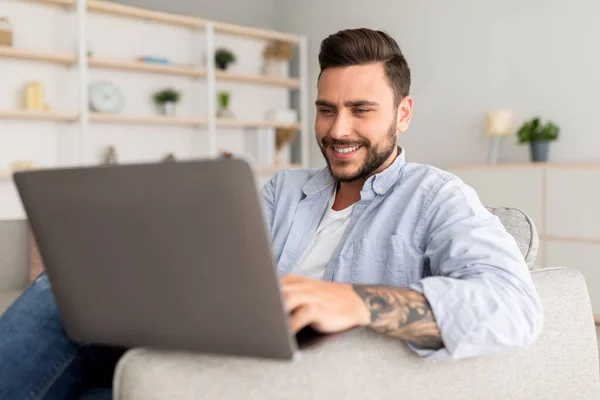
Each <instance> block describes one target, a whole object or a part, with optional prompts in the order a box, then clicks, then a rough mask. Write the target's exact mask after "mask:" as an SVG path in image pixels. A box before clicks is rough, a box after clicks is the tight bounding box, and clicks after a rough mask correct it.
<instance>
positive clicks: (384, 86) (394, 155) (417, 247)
mask: <svg viewBox="0 0 600 400" xmlns="http://www.w3.org/2000/svg"><path fill="white" fill-rule="evenodd" d="M319 63H320V67H321V73H320V75H319V79H318V95H317V99H316V102H315V105H316V121H315V132H316V139H317V142H318V144H319V146H320V148H321V152H322V153H323V157H325V160H326V162H327V168H324V169H321V170H308V171H306V170H301V171H282V172H280V173H278V174H277V175H276V176H275V177H274V178H273V179H272V180H271V181H270V182H269V183H268V184H267V185H266V186H265V188H264V189H263V192H262V194H263V197H264V201H265V208H266V215H267V219H268V222H269V224H270V227H271V239H272V243H273V250H274V252H275V255H276V257H277V260H278V268H279V272H280V274H281V275H282V283H283V292H284V296H285V301H286V307H287V309H288V311H289V312H291V325H292V328H293V330H294V331H298V330H300V329H302V328H303V327H306V326H309V325H310V326H312V327H313V328H314V329H316V330H318V331H321V332H323V333H334V332H338V331H343V330H346V329H348V328H352V327H356V326H368V327H371V328H373V329H375V330H377V331H379V332H382V333H384V334H388V335H391V336H394V337H397V338H398V339H403V340H406V341H407V342H408V343H409V346H410V347H411V348H412V349H413V350H415V351H416V352H418V353H419V354H420V355H422V356H423V357H429V358H463V357H470V356H477V355H482V354H487V353H492V352H497V351H501V350H503V349H508V348H514V347H523V346H527V345H529V344H530V343H532V341H534V340H535V338H536V337H537V335H538V334H539V332H540V330H541V326H542V309H541V303H540V299H539V297H538V294H537V292H536V290H535V287H534V285H533V283H532V280H531V278H530V275H529V272H528V269H527V266H526V263H525V261H524V259H523V257H522V255H521V253H520V251H519V249H518V248H517V245H516V242H515V241H514V239H513V238H512V237H511V236H510V235H509V234H508V233H507V232H506V230H505V228H504V227H503V225H502V224H501V223H500V221H499V220H498V219H497V218H496V217H495V216H493V215H492V214H491V213H490V212H489V211H488V210H487V209H486V208H485V207H484V206H483V205H482V204H481V202H480V201H479V199H478V197H477V195H476V193H475V192H474V191H473V190H472V189H471V188H470V187H468V186H466V185H465V184H464V183H463V182H462V181H461V180H460V179H458V178H457V177H455V176H453V175H451V174H450V173H447V172H445V171H442V170H439V169H436V168H434V167H430V166H426V165H419V164H413V163H407V162H406V155H405V151H404V149H403V148H401V147H399V146H398V145H397V141H398V133H399V132H404V131H406V130H407V129H408V127H409V124H410V121H411V117H412V110H413V99H412V98H411V97H410V95H409V89H410V83H411V77H410V70H409V67H408V65H407V62H406V60H405V58H404V56H403V55H402V52H401V51H400V48H399V46H398V44H397V43H396V42H395V41H394V40H393V39H392V38H391V37H390V36H388V35H387V34H385V33H383V32H380V31H373V30H368V29H356V30H345V31H341V32H338V33H336V34H334V35H331V36H329V37H328V38H326V39H325V40H324V41H323V42H322V44H321V50H320V54H319Z"/></svg>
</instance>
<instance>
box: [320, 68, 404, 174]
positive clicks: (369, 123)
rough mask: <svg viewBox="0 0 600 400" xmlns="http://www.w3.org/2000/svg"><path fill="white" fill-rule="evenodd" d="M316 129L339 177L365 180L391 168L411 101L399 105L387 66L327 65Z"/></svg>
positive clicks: (321, 146) (328, 160)
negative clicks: (333, 66) (399, 133)
mask: <svg viewBox="0 0 600 400" xmlns="http://www.w3.org/2000/svg"><path fill="white" fill-rule="evenodd" d="M316 106H317V117H316V120H315V132H316V137H317V143H318V144H319V147H320V148H321V152H322V153H323V156H324V157H325V160H326V161H327V165H328V166H329V170H330V171H331V174H332V175H333V177H334V178H336V179H337V180H339V181H341V182H352V181H358V180H362V179H366V178H368V177H369V176H371V175H372V174H374V173H377V172H379V171H381V170H383V169H385V168H387V166H389V164H391V162H392V161H393V159H394V158H395V156H396V155H397V154H396V146H397V139H398V131H404V130H406V129H407V128H408V123H409V121H410V117H411V113H412V99H410V98H409V97H406V98H404V99H403V100H402V103H401V104H400V106H399V107H395V105H394V92H393V90H392V88H391V86H390V85H389V84H388V82H387V79H386V77H385V73H384V69H383V65H382V64H370V65H357V66H351V67H336V68H327V69H325V71H323V73H322V74H321V78H320V80H319V84H318V95H317V101H316Z"/></svg>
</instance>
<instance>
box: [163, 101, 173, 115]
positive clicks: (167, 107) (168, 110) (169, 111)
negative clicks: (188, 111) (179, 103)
mask: <svg viewBox="0 0 600 400" xmlns="http://www.w3.org/2000/svg"><path fill="white" fill-rule="evenodd" d="M162 113H163V115H165V116H167V117H173V116H174V115H175V103H174V102H172V101H167V102H165V103H163V104H162Z"/></svg>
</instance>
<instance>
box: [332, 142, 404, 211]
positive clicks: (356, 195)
mask: <svg viewBox="0 0 600 400" xmlns="http://www.w3.org/2000/svg"><path fill="white" fill-rule="evenodd" d="M396 157H398V146H396V148H395V149H394V151H393V152H392V154H391V155H390V157H389V158H388V159H387V160H386V161H385V162H384V163H383V164H382V165H381V166H380V167H379V168H378V169H377V170H376V171H374V172H373V173H372V174H370V175H369V176H367V177H366V178H364V179H359V180H356V181H352V182H339V183H338V189H337V192H336V194H335V201H334V202H333V207H332V208H333V210H335V211H339V210H343V209H344V208H346V207H349V206H351V205H352V204H354V203H356V202H358V201H359V200H360V191H361V190H362V188H363V186H364V184H365V182H366V181H367V179H369V178H370V177H372V176H373V175H376V174H378V173H380V172H381V171H384V170H386V169H387V168H388V167H389V166H390V165H392V164H393V163H394V160H396Z"/></svg>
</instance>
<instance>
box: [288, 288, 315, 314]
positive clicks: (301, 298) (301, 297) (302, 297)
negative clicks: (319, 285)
mask: <svg viewBox="0 0 600 400" xmlns="http://www.w3.org/2000/svg"><path fill="white" fill-rule="evenodd" d="M314 302H315V296H314V294H312V293H310V292H290V293H286V294H285V295H284V303H285V311H286V312H292V311H294V310H295V309H297V308H299V307H302V306H305V305H309V304H314Z"/></svg>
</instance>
